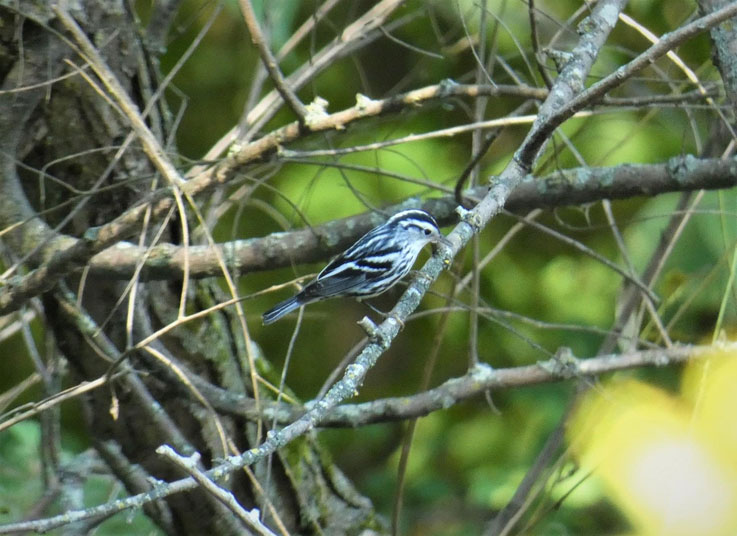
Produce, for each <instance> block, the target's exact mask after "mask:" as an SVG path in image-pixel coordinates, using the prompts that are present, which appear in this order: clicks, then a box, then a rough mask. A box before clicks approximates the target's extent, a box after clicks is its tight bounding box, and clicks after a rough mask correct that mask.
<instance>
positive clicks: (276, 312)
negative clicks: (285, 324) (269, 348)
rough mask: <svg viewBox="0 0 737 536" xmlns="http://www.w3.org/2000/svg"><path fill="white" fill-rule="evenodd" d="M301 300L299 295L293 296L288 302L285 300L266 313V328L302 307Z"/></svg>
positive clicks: (264, 317) (264, 316)
mask: <svg viewBox="0 0 737 536" xmlns="http://www.w3.org/2000/svg"><path fill="white" fill-rule="evenodd" d="M299 298H300V296H299V294H297V295H296V296H292V297H291V298H289V299H288V300H284V301H283V302H281V303H278V304H276V306H274V307H272V308H271V309H269V310H268V311H266V312H265V313H264V315H263V319H264V326H265V325H267V324H271V323H272V322H276V321H277V320H279V319H280V318H281V317H282V316H284V315H286V314H289V313H291V312H292V311H294V310H295V309H297V308H299V307H300V306H301V305H302V300H300V299H299Z"/></svg>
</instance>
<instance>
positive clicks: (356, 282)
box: [302, 266, 370, 298]
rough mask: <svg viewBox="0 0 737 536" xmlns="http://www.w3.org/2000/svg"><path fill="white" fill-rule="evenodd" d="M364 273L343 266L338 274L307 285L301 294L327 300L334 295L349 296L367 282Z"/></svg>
mask: <svg viewBox="0 0 737 536" xmlns="http://www.w3.org/2000/svg"><path fill="white" fill-rule="evenodd" d="M367 275H370V274H367V273H366V272H365V271H363V270H360V269H358V268H355V267H351V266H345V267H344V268H343V269H342V270H340V271H339V272H336V273H333V274H331V275H330V276H328V277H321V278H318V279H316V280H315V281H313V282H312V283H310V284H309V285H307V286H306V287H305V288H304V290H303V291H302V292H304V294H305V296H307V297H310V298H313V297H314V298H320V297H324V298H329V297H331V296H335V295H341V294H346V293H348V294H350V293H351V291H352V290H353V289H354V288H356V287H361V286H363V285H364V284H365V282H366V280H367Z"/></svg>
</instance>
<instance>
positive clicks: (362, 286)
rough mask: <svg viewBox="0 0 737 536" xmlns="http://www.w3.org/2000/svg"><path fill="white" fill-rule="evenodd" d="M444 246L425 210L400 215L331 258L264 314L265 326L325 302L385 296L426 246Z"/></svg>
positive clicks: (409, 211)
mask: <svg viewBox="0 0 737 536" xmlns="http://www.w3.org/2000/svg"><path fill="white" fill-rule="evenodd" d="M443 241H445V238H444V237H443V235H442V234H441V233H440V230H439V229H438V224H437V222H436V221H435V219H434V218H433V217H432V216H431V215H430V214H428V213H427V212H425V211H424V210H417V209H411V210H403V211H401V212H397V213H396V214H395V215H394V216H392V217H391V218H389V219H388V220H387V221H386V222H385V223H383V224H382V225H379V226H378V227H375V228H374V229H372V230H371V231H369V232H368V233H366V234H365V235H363V236H362V237H361V238H359V239H358V241H357V242H356V243H355V244H353V245H352V246H351V247H349V248H348V249H347V250H345V251H344V252H343V253H341V254H340V255H338V256H337V257H336V258H335V259H333V261H332V262H330V264H328V265H327V266H326V267H325V268H324V269H323V270H322V272H320V274H319V275H318V276H317V278H315V280H314V281H312V282H310V283H309V284H308V285H307V286H305V288H303V289H302V291H301V292H299V293H298V294H297V295H295V296H293V297H291V298H289V299H288V300H285V301H283V302H281V303H279V304H278V305H276V307H274V308H273V309H270V310H268V311H266V312H265V313H264V315H263V320H264V324H271V323H272V322H275V321H276V320H278V319H280V318H281V317H282V316H284V315H286V314H288V313H290V312H292V311H294V310H295V309H297V308H299V307H301V306H303V305H307V304H309V303H313V302H316V301H320V300H324V299H327V298H333V297H337V296H355V297H370V296H375V295H377V294H381V293H382V292H384V291H385V290H387V289H389V288H390V287H392V286H393V285H394V284H395V283H397V282H398V281H399V280H400V279H402V277H404V276H405V275H407V273H408V272H409V271H410V269H411V268H412V265H413V264H414V263H415V261H416V260H417V256H418V255H419V254H420V251H421V250H422V248H423V247H425V246H426V245H427V244H429V243H431V242H443Z"/></svg>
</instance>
